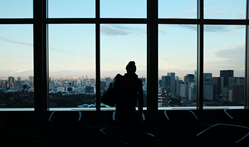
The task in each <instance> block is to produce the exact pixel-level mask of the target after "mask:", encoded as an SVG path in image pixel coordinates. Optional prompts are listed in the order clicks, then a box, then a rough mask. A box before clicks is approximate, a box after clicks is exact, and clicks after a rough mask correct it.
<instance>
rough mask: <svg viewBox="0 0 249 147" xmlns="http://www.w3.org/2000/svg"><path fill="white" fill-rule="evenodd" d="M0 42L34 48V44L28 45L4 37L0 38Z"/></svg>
mask: <svg viewBox="0 0 249 147" xmlns="http://www.w3.org/2000/svg"><path fill="white" fill-rule="evenodd" d="M0 41H2V42H7V43H14V44H20V45H25V46H31V47H33V44H32V43H26V42H21V41H16V40H11V39H7V38H3V37H0Z"/></svg>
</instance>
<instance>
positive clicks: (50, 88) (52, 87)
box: [49, 82, 55, 90]
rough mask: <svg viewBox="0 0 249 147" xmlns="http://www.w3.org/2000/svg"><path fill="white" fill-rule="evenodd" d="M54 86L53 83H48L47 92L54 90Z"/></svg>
mask: <svg viewBox="0 0 249 147" xmlns="http://www.w3.org/2000/svg"><path fill="white" fill-rule="evenodd" d="M54 88H55V84H54V83H53V82H49V90H54Z"/></svg>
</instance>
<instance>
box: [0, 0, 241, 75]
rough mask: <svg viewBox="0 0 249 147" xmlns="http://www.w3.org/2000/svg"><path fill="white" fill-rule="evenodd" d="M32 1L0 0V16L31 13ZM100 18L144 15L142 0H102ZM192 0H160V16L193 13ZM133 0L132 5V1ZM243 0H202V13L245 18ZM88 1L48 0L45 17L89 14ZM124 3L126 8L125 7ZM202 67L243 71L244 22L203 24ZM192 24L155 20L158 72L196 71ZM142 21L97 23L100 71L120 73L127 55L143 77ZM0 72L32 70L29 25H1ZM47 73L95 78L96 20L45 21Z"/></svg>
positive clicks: (91, 6) (91, 14)
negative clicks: (167, 22)
mask: <svg viewBox="0 0 249 147" xmlns="http://www.w3.org/2000/svg"><path fill="white" fill-rule="evenodd" d="M32 1H33V0H22V1H20V0H8V1H4V2H2V1H1V2H0V18H32V17H33V12H32V11H33V8H32V5H33V4H32ZM100 2H101V3H100V4H101V8H100V12H101V15H100V16H101V17H102V18H108V17H110V18H115V17H119V18H146V15H147V14H146V1H145V0H135V1H134V0H101V1H100ZM196 2H197V1H196V0H188V1H187V0H159V12H158V15H159V18H196V17H197V13H196V8H197V5H196ZM131 4H132V5H131ZM245 4H246V0H239V1H238V0H219V1H217V0H206V1H205V3H204V9H205V12H204V15H205V16H204V17H205V18H212V19H244V18H245V13H246V12H245V11H246V9H245V6H246V5H245ZM94 5H95V2H94V1H93V0H83V1H82V0H70V1H69V0H60V1H58V0H57V1H56V0H49V17H50V18H63V17H68V18H73V17H75V18H80V17H85V18H94V17H95V6H94ZM127 8H129V9H127ZM204 30H205V32H204V47H205V48H204V51H205V56H204V72H211V73H213V76H219V70H221V69H234V70H235V76H244V67H245V65H244V59H245V57H244V54H245V26H234V25H231V26H224V25H220V26H212V25H206V26H205V27H204ZM196 34H197V32H196V25H159V76H162V75H166V74H167V73H168V72H175V73H176V75H177V76H180V77H183V76H184V75H186V74H193V73H194V70H196V66H197V65H196V63H197V62H196V54H197V51H196V43H197V41H196V39H197V38H196ZM146 45H147V40H146V25H144V24H137V25H128V24H115V25H114V24H112V25H110V24H102V25H101V76H102V77H104V76H106V77H108V76H110V77H113V76H115V75H116V73H121V74H124V73H125V66H126V64H127V63H128V62H129V61H130V60H134V61H136V65H137V74H138V75H139V76H146V57H147V53H146ZM0 51H1V54H0V67H1V69H0V77H8V76H15V77H17V76H21V77H27V76H30V75H33V56H32V55H33V26H32V25H0ZM49 69H50V72H49V74H50V76H52V77H54V76H85V75H88V77H95V25H94V24H77V25H76V24H75V25H72V24H67V25H55V24H51V25H49Z"/></svg>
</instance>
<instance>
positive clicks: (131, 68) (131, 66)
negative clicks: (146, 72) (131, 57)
mask: <svg viewBox="0 0 249 147" xmlns="http://www.w3.org/2000/svg"><path fill="white" fill-rule="evenodd" d="M126 70H127V73H135V72H136V65H135V62H134V61H130V62H129V63H128V64H127V65H126Z"/></svg>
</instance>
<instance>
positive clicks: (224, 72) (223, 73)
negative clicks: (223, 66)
mask: <svg viewBox="0 0 249 147" xmlns="http://www.w3.org/2000/svg"><path fill="white" fill-rule="evenodd" d="M220 77H223V78H224V80H223V81H222V82H223V83H222V87H226V86H228V82H229V77H234V76H233V70H220Z"/></svg>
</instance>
